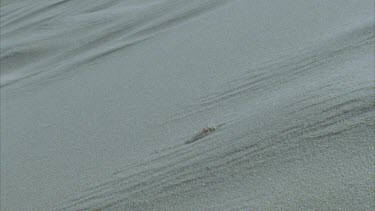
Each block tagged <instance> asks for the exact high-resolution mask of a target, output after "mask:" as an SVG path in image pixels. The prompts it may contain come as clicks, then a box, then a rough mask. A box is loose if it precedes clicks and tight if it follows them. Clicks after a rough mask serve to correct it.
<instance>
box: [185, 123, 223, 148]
mask: <svg viewBox="0 0 375 211" xmlns="http://www.w3.org/2000/svg"><path fill="white" fill-rule="evenodd" d="M215 130H216V127H215V126H211V127H204V128H203V129H202V130H201V131H200V132H199V133H197V134H195V136H193V137H192V138H191V139H190V140H187V141H186V142H185V144H190V143H192V142H194V141H198V140H199V139H201V138H203V137H205V136H207V135H208V134H211V133H212V132H213V131H215Z"/></svg>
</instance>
